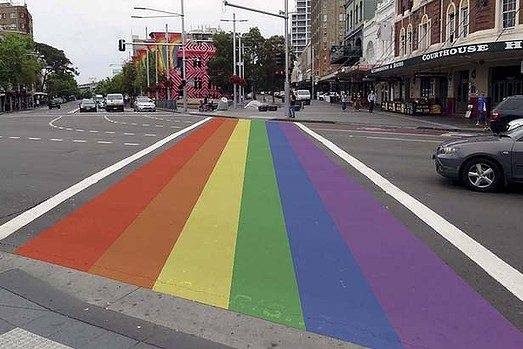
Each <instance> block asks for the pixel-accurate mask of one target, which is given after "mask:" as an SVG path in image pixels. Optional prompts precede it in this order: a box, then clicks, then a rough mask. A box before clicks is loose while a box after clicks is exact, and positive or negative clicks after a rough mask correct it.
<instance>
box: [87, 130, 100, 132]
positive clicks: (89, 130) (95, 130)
mask: <svg viewBox="0 0 523 349" xmlns="http://www.w3.org/2000/svg"><path fill="white" fill-rule="evenodd" d="M89 132H91V133H98V131H96V130H89Z"/></svg>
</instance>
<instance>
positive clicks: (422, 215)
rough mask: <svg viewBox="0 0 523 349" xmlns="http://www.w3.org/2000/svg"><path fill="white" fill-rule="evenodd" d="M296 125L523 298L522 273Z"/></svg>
mask: <svg viewBox="0 0 523 349" xmlns="http://www.w3.org/2000/svg"><path fill="white" fill-rule="evenodd" d="M296 125H297V126H298V127H299V128H300V129H302V130H303V131H304V132H305V133H307V134H308V135H310V136H311V137H313V138H314V139H316V140H317V141H318V142H320V143H321V144H323V145H324V146H325V147H327V148H328V149H329V150H330V151H332V152H333V153H334V154H336V155H337V156H339V157H340V158H341V159H342V160H344V161H345V162H346V163H348V164H349V165H351V166H352V167H353V168H354V169H356V170H357V171H358V172H360V173H361V174H362V175H364V176H365V177H367V178H368V179H369V180H371V181H372V182H373V183H374V184H375V185H376V186H378V187H379V188H381V189H382V190H383V191H385V193H387V194H389V195H390V196H392V197H393V198H394V199H395V200H397V201H398V202H399V203H400V204H402V205H403V206H405V207H406V208H407V209H408V210H409V211H411V212H412V213H414V214H415V215H416V216H417V217H418V218H419V219H421V220H422V221H423V222H425V223H426V224H427V225H428V226H430V227H431V228H432V229H433V230H434V231H436V232H437V233H438V234H439V235H441V236H442V237H443V238H445V239H446V240H447V241H448V242H450V243H451V244H452V245H454V246H455V247H456V248H457V249H459V250H460V251H461V252H462V253H463V254H465V255H466V256H467V257H468V258H470V259H471V260H472V261H474V262H475V263H476V264H477V265H479V266H480V267H481V268H482V269H483V270H485V271H486V272H487V273H488V274H489V275H490V276H492V277H493V278H494V279H495V280H496V281H497V282H499V283H500V284H501V285H503V286H504V287H505V288H506V289H507V290H508V291H509V292H510V293H512V294H513V295H514V296H516V297H517V298H518V299H519V300H523V274H522V273H520V272H519V271H518V270H516V269H515V268H514V267H512V266H511V265H509V264H508V263H506V262H505V261H503V260H502V259H501V258H499V257H498V256H496V255H495V254H494V253H492V252H491V251H490V250H488V249H487V248H486V247H484V246H483V245H481V244H480V243H479V242H477V241H476V240H474V239H472V238H471V237H470V236H468V235H467V234H466V233H464V232H463V231H462V230H460V229H459V228H457V227H456V226H455V225H453V224H452V223H450V222H448V221H447V220H446V219H445V218H443V217H442V216H440V215H439V214H437V213H436V212H434V211H433V210H431V209H430V208H429V207H427V206H425V205H424V204H423V203H421V202H420V201H419V200H417V199H415V198H414V197H412V196H411V195H409V194H407V193H406V192H404V191H402V190H401V189H399V188H398V187H396V186H395V185H394V184H392V183H391V182H390V181H389V180H387V179H386V178H384V177H383V176H381V175H380V174H379V173H377V172H376V171H374V170H373V169H371V168H370V167H368V166H367V165H365V164H364V163H363V162H361V161H360V160H358V159H357V158H355V157H353V156H352V155H350V154H349V153H347V152H346V151H344V150H343V149H341V148H340V147H338V146H337V145H336V144H334V143H333V142H331V141H329V140H328V139H326V138H324V137H323V136H321V135H319V134H317V133H316V132H314V131H312V130H311V129H309V128H308V127H306V126H305V125H303V124H301V123H296Z"/></svg>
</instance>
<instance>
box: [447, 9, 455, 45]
mask: <svg viewBox="0 0 523 349" xmlns="http://www.w3.org/2000/svg"><path fill="white" fill-rule="evenodd" d="M454 40H456V6H455V5H454V3H453V2H451V3H450V5H449V6H448V7H447V41H449V42H454Z"/></svg>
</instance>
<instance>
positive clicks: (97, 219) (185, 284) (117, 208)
mask: <svg viewBox="0 0 523 349" xmlns="http://www.w3.org/2000/svg"><path fill="white" fill-rule="evenodd" d="M17 253H19V254H21V255H24V256H27V257H32V258H35V259H40V260H44V261H48V262H51V263H55V264H59V265H62V266H66V267H70V268H74V269H78V270H82V271H86V272H89V273H93V274H96V275H101V276H105V277H109V278H112V279H116V280H120V281H123V282H127V283H130V284H134V285H138V286H141V287H145V288H150V289H154V290H156V291H159V292H163V293H166V294H171V295H174V296H178V297H182V298H186V299H189V300H193V301H197V302H201V303H204V304H209V305H213V306H217V307H221V308H225V309H229V310H232V311H236V312H240V313H243V314H247V315H252V316H255V317H258V318H262V319H266V320H269V321H272V322H276V323H280V324H284V325H287V326H292V327H294V328H298V329H302V330H308V331H311V332H315V333H319V334H323V335H328V336H332V337H336V338H339V339H342V340H345V341H350V342H355V343H358V344H361V345H364V346H367V347H372V348H419V347H426V348H472V347H473V348H492V347H498V348H522V347H523V337H522V335H521V333H520V332H519V331H518V330H517V329H516V328H515V327H514V326H513V325H512V324H510V323H509V322H508V321H507V320H506V319H505V318H503V316H502V315H500V314H499V313H498V312H497V310H496V309H494V308H493V307H492V306H491V305H490V304H489V303H488V302H487V301H485V300H484V299H483V298H482V297H481V296H480V295H479V294H477V293H476V292H475V291H474V290H473V289H472V288H471V287H470V286H469V285H468V284H466V283H465V282H464V281H463V280H462V279H460V278H459V277H458V276H457V275H456V274H455V273H454V272H453V270H452V269H451V268H450V267H448V266H447V265H446V264H445V263H444V262H443V261H442V260H441V259H439V257H438V256H437V255H436V254H434V252H432V250H431V249H430V248H428V247H427V246H426V245H425V244H424V243H423V242H422V241H420V240H418V239H417V238H416V237H415V236H414V235H413V234H412V233H411V232H410V231H408V230H407V228H406V227H405V226H404V225H403V224H402V223H401V222H400V221H399V220H398V219H396V218H395V217H394V216H393V215H392V214H391V213H390V211H388V210H387V209H385V208H384V207H383V206H382V204H381V203H380V202H379V201H378V200H377V199H376V198H375V197H374V196H373V195H372V193H371V192H369V191H368V190H366V189H365V188H364V187H362V186H361V185H360V184H358V183H357V182H356V181H355V180H353V179H351V178H350V177H349V176H348V173H347V171H346V170H345V169H344V168H343V167H341V166H340V165H338V164H337V163H335V162H334V161H333V160H332V159H331V158H329V156H328V155H326V154H325V152H324V151H323V150H322V149H320V148H318V147H317V146H316V145H315V144H314V143H313V142H312V140H311V139H309V138H308V137H307V136H306V135H304V134H303V133H302V132H301V131H300V130H299V129H298V128H297V127H296V126H295V125H293V124H291V123H278V122H263V121H248V120H240V121H238V120H232V119H213V120H212V121H210V122H208V123H206V124H204V125H203V126H202V127H200V128H199V129H197V130H195V131H194V132H193V133H191V134H190V135H188V136H187V137H185V138H184V139H182V140H181V141H180V142H179V143H177V144H176V145H174V146H172V147H171V148H169V149H167V150H166V151H164V152H163V153H162V154H160V155H158V156H157V157H156V158H155V159H153V160H152V161H150V162H149V163H147V164H145V165H144V166H142V167H141V168H139V169H137V170H136V171H134V172H133V173H131V174H130V175H129V176H127V177H125V178H124V179H122V180H121V181H120V182H118V183H116V184H115V185H113V186H112V187H110V188H109V189H108V190H107V191H105V192H104V193H102V194H100V195H99V196H97V197H95V198H93V199H92V200H91V201H89V202H87V203H86V204H85V205H84V206H82V207H81V208H79V209H77V210H76V211H74V212H73V213H71V214H70V215H68V216H67V217H65V218H63V219H62V220H60V221H59V222H57V223H56V224H55V225H54V226H52V227H50V228H48V229H46V230H44V231H42V232H41V233H40V234H39V235H37V236H36V237H35V238H34V239H32V240H31V241H29V242H28V243H26V244H25V245H23V246H21V247H20V248H19V249H18V250H17Z"/></svg>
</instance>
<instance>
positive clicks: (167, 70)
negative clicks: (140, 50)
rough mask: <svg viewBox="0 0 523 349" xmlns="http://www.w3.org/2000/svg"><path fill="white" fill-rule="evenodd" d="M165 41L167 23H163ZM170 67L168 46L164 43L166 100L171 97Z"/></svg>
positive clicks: (167, 34) (167, 38) (167, 31)
mask: <svg viewBox="0 0 523 349" xmlns="http://www.w3.org/2000/svg"><path fill="white" fill-rule="evenodd" d="M165 43H166V44H168V43H169V24H166V25H165ZM170 68H171V65H170V64H169V46H167V45H165V73H166V76H165V78H166V80H167V89H166V95H165V100H166V101H168V100H170V99H171V76H170V75H171V74H170V72H169V69H170Z"/></svg>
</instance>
